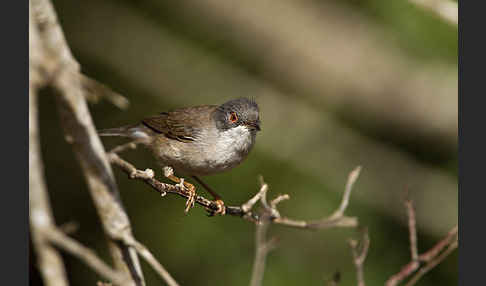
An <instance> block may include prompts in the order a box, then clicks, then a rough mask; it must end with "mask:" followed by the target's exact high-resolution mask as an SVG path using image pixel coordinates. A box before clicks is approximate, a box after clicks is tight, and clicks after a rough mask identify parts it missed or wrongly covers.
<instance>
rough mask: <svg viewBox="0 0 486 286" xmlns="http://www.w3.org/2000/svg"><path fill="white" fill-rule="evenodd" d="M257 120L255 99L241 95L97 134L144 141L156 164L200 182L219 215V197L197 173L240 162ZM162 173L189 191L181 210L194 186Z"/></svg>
mask: <svg viewBox="0 0 486 286" xmlns="http://www.w3.org/2000/svg"><path fill="white" fill-rule="evenodd" d="M260 125H261V122H260V112H259V108H258V104H257V103H256V101H255V100H254V99H249V98H246V97H242V98H236V99H232V100H229V101H226V102H224V103H223V104H221V105H199V106H192V107H183V108H178V109H174V110H171V111H166V112H161V113H160V114H158V115H155V116H151V117H147V118H145V119H142V120H141V122H138V123H136V124H132V125H126V126H122V127H118V128H109V129H103V130H99V131H98V134H99V135H100V136H121V137H127V138H130V139H132V140H136V141H137V142H138V143H140V144H142V145H144V146H146V147H147V148H148V149H149V150H151V152H152V154H153V156H154V157H155V159H156V161H157V162H158V163H159V164H160V165H161V166H163V167H171V168H173V170H174V171H175V173H177V174H183V175H184V176H190V177H192V178H193V179H194V180H195V181H196V182H198V183H199V184H200V185H202V186H203V188H204V189H206V190H207V191H208V192H209V193H210V194H211V195H212V196H213V198H214V200H215V202H216V203H217V205H218V210H217V211H215V212H214V213H216V214H221V215H224V214H225V205H224V202H223V200H222V198H221V196H219V195H218V194H217V193H216V192H214V191H213V190H212V189H211V188H210V187H209V186H208V185H207V184H205V183H204V182H203V181H202V180H201V178H200V177H201V176H208V175H213V174H217V173H221V172H225V171H228V170H231V169H232V168H234V167H236V166H238V165H239V164H240V163H241V162H243V161H244V160H245V159H246V158H247V156H248V154H249V153H250V151H251V150H252V148H253V146H254V145H255V139H256V135H257V132H259V131H260V130H261V129H260ZM167 178H168V179H170V180H171V181H173V182H176V183H181V182H182V183H183V185H184V186H185V187H187V189H188V190H189V192H190V194H191V195H190V196H189V199H188V200H187V202H186V208H185V212H186V213H187V212H188V210H189V209H190V207H191V206H193V205H194V202H195V187H194V185H192V184H190V183H188V182H186V181H184V180H181V178H179V177H177V176H175V175H174V174H169V175H168V176H167ZM214 213H213V214H214Z"/></svg>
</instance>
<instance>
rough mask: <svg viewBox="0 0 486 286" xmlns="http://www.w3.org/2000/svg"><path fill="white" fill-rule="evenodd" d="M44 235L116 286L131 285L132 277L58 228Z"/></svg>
mask: <svg viewBox="0 0 486 286" xmlns="http://www.w3.org/2000/svg"><path fill="white" fill-rule="evenodd" d="M43 235H44V236H45V237H46V238H47V239H48V240H49V241H50V242H51V243H53V244H54V245H56V246H58V247H60V248H62V249H64V250H65V251H66V252H68V253H70V254H72V255H74V256H76V257H77V258H79V259H80V260H81V261H83V262H84V263H86V264H87V265H88V266H90V267H91V268H92V269H93V270H95V271H96V272H97V273H98V274H100V275H101V276H104V277H105V278H106V279H108V280H110V281H111V282H113V283H115V284H116V285H130V283H129V282H130V276H128V275H127V274H126V273H125V272H121V271H116V270H114V269H112V268H111V267H110V266H108V265H107V264H106V263H104V262H103V260H101V259H100V258H98V256H97V255H96V253H94V251H92V250H91V249H89V248H87V247H85V246H83V245H82V244H80V243H78V242H77V241H76V240H74V239H72V238H70V237H69V236H67V235H65V234H64V233H63V232H62V231H60V230H58V229H57V228H55V227H54V228H50V229H46V230H45V231H44V232H43Z"/></svg>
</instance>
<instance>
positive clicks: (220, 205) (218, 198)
mask: <svg viewBox="0 0 486 286" xmlns="http://www.w3.org/2000/svg"><path fill="white" fill-rule="evenodd" d="M192 177H193V178H194V180H196V181H197V182H198V183H199V184H201V186H203V187H204V189H206V191H208V192H209V193H210V194H211V196H213V199H214V202H215V203H216V204H217V205H218V210H217V211H212V210H211V212H212V215H214V214H220V215H224V214H225V213H226V207H225V206H224V202H223V200H222V199H221V196H220V195H218V194H217V193H216V192H215V191H213V190H212V189H211V188H210V187H209V186H208V185H206V184H205V183H204V182H203V181H202V180H201V179H200V178H199V177H197V176H192Z"/></svg>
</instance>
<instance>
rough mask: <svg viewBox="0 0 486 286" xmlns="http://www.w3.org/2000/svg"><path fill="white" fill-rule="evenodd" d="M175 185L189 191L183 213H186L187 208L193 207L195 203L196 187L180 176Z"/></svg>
mask: <svg viewBox="0 0 486 286" xmlns="http://www.w3.org/2000/svg"><path fill="white" fill-rule="evenodd" d="M177 186H178V187H179V188H180V189H181V190H185V191H187V192H188V193H189V195H188V197H187V201H186V206H185V208H184V213H186V214H187V213H188V212H189V210H190V209H191V208H192V207H194V205H195V203H196V187H194V185H193V184H191V183H188V182H185V181H184V178H180V182H179V183H178V184H177Z"/></svg>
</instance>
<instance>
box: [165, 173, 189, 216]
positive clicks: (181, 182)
mask: <svg viewBox="0 0 486 286" xmlns="http://www.w3.org/2000/svg"><path fill="white" fill-rule="evenodd" d="M164 175H165V177H166V178H168V179H169V180H171V181H173V182H175V183H177V185H176V186H177V187H178V188H179V189H180V190H182V191H187V192H188V193H189V194H188V197H187V201H186V206H185V208H184V213H186V214H187V213H188V212H189V210H190V209H191V208H192V207H194V205H195V203H196V187H195V186H194V185H193V184H191V183H188V182H185V181H184V178H179V177H176V176H175V175H174V172H173V170H172V168H170V167H166V168H164Z"/></svg>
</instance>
